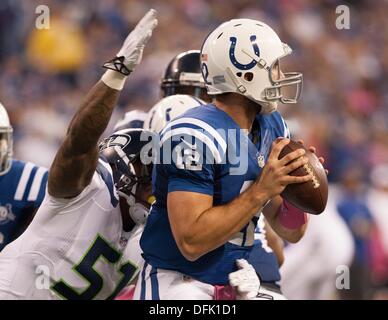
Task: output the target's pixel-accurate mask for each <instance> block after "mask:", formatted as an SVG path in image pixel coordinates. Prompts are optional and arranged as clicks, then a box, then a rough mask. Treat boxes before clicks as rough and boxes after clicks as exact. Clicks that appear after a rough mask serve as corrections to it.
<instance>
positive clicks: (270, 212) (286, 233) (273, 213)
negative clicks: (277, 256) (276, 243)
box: [263, 196, 307, 243]
mask: <svg viewBox="0 0 388 320" xmlns="http://www.w3.org/2000/svg"><path fill="white" fill-rule="evenodd" d="M282 202H283V199H282V198H281V197H280V196H277V197H275V198H273V199H272V200H271V202H270V203H269V204H268V205H267V206H266V207H265V208H264V210H263V213H264V215H265V218H266V219H267V221H268V223H269V224H270V226H271V228H272V229H273V230H274V231H275V232H276V234H277V235H278V236H280V237H281V238H283V239H284V240H286V241H288V242H291V243H296V242H298V241H299V240H300V239H301V238H302V237H303V236H304V234H305V232H306V228H307V221H306V223H304V224H302V225H301V226H300V227H298V228H295V229H289V228H286V227H285V226H284V225H283V224H282V222H281V221H280V212H279V207H280V206H281V204H282Z"/></svg>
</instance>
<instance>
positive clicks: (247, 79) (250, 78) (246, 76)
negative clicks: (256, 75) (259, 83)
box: [244, 72, 253, 82]
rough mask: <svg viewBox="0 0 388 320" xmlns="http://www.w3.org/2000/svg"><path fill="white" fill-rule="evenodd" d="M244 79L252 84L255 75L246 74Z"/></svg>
mask: <svg viewBox="0 0 388 320" xmlns="http://www.w3.org/2000/svg"><path fill="white" fill-rule="evenodd" d="M244 79H245V80H246V81H248V82H251V81H252V80H253V73H252V72H246V73H245V74H244Z"/></svg>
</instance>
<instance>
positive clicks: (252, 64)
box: [229, 35, 260, 70]
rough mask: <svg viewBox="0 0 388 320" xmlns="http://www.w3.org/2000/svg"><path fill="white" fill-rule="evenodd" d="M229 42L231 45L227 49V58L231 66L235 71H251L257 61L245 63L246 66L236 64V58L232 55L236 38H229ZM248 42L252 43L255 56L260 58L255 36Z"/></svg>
mask: <svg viewBox="0 0 388 320" xmlns="http://www.w3.org/2000/svg"><path fill="white" fill-rule="evenodd" d="M229 40H230V42H231V45H230V48H229V58H230V61H232V63H233V65H234V66H235V67H236V68H237V69H240V70H250V69H252V68H253V67H254V66H255V65H256V64H257V61H256V60H254V59H252V61H251V62H250V63H247V64H242V63H240V62H238V61H237V59H236V56H235V54H234V52H235V50H236V43H237V38H236V37H230V38H229ZM250 40H251V42H252V47H253V51H254V52H255V55H256V56H258V57H260V49H259V47H258V46H257V43H256V36H255V35H253V36H251V37H250Z"/></svg>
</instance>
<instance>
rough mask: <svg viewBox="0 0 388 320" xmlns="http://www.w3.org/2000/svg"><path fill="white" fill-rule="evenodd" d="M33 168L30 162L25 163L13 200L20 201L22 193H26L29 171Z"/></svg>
mask: <svg viewBox="0 0 388 320" xmlns="http://www.w3.org/2000/svg"><path fill="white" fill-rule="evenodd" d="M33 168H34V165H33V164H32V163H31V162H27V163H26V164H25V166H24V169H23V173H22V175H21V177H20V180H19V184H18V187H17V188H16V192H15V197H14V199H15V200H22V199H23V195H24V192H25V191H26V187H27V183H28V179H30V175H31V171H32V169H33Z"/></svg>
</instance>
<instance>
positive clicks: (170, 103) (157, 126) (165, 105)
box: [144, 94, 206, 133]
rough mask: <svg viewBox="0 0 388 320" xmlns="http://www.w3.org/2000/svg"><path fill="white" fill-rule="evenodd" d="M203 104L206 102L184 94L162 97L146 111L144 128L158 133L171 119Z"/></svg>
mask: <svg viewBox="0 0 388 320" xmlns="http://www.w3.org/2000/svg"><path fill="white" fill-rule="evenodd" d="M205 104H206V102H204V101H202V100H200V99H198V98H194V97H192V96H189V95H186V94H176V95H173V96H169V97H166V98H163V99H162V100H160V101H159V102H158V103H157V104H155V105H154V106H153V107H152V109H151V110H150V111H149V112H148V116H147V118H146V120H145V121H144V129H147V130H151V131H154V132H157V133H160V132H161V131H162V129H163V128H164V127H165V126H166V125H167V124H168V123H169V122H170V121H171V120H173V119H175V118H177V117H179V116H180V115H181V114H183V113H184V112H186V111H187V110H189V109H191V108H194V107H198V106H201V105H205Z"/></svg>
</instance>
